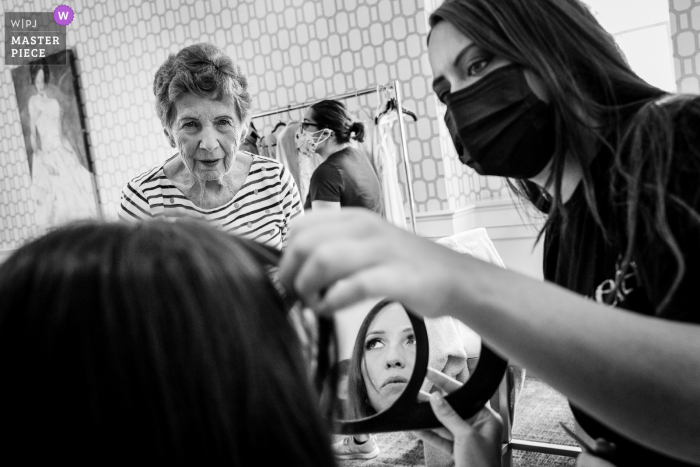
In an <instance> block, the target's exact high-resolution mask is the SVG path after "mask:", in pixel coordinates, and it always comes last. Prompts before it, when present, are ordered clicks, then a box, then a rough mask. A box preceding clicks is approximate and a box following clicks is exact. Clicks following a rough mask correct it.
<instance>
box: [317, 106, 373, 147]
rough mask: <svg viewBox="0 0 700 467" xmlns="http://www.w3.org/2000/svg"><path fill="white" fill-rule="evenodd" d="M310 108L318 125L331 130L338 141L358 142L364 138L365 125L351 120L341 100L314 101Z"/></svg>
mask: <svg viewBox="0 0 700 467" xmlns="http://www.w3.org/2000/svg"><path fill="white" fill-rule="evenodd" d="M311 108H312V109H313V111H314V119H315V120H316V123H318V125H319V127H320V128H328V129H331V130H333V132H334V133H335V139H336V141H338V142H339V143H347V142H349V141H350V139H354V140H356V141H360V142H362V141H364V140H365V125H364V124H363V123H362V122H353V121H352V117H351V116H350V114H349V113H348V111H347V109H346V108H345V106H344V105H343V103H342V102H338V101H333V100H324V101H320V102H316V103H315V104H313V105H312V106H311Z"/></svg>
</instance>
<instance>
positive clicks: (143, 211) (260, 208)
mask: <svg viewBox="0 0 700 467" xmlns="http://www.w3.org/2000/svg"><path fill="white" fill-rule="evenodd" d="M250 156H251V157H252V158H253V163H252V164H251V166H250V171H249V172H248V177H247V178H246V180H245V183H244V184H243V186H242V187H241V188H240V190H238V192H237V193H236V195H235V196H234V197H233V199H232V200H231V201H229V202H227V203H225V204H224V205H223V206H220V207H218V208H213V209H203V208H200V207H197V206H195V204H194V203H192V201H190V200H189V199H187V197H185V195H184V194H182V192H181V191H180V190H179V189H178V188H176V187H175V185H173V184H172V182H171V181H170V180H169V179H168V178H167V177H166V176H165V172H164V171H163V167H164V165H165V164H167V162H168V161H170V160H172V158H170V159H168V161H166V162H165V163H164V164H161V165H158V166H156V167H153V168H152V169H150V170H148V171H146V172H144V173H142V174H141V175H139V176H138V177H136V178H134V179H133V180H131V181H130V182H129V183H127V184H126V186H125V187H124V189H123V190H122V196H121V206H120V208H119V218H120V219H122V220H127V221H137V220H145V219H163V218H164V219H169V220H176V219H181V218H195V219H201V220H205V221H207V222H209V223H210V224H213V225H215V226H217V227H218V228H220V229H222V230H224V231H226V232H231V233H235V234H237V235H240V236H242V237H246V238H249V239H252V240H257V241H259V242H261V243H265V244H267V245H270V246H274V247H276V248H281V247H282V245H283V244H284V241H285V239H286V237H287V232H288V230H289V222H290V221H291V220H292V219H293V218H294V217H296V216H298V215H300V214H303V212H304V211H303V209H302V205H301V198H300V197H299V191H298V190H297V186H296V183H294V179H293V178H292V176H291V175H290V173H289V171H288V170H287V169H285V168H284V166H283V165H282V164H280V163H279V162H277V161H275V160H272V159H269V158H267V157H262V156H257V155H254V154H250ZM173 157H178V156H177V155H175V156H173Z"/></svg>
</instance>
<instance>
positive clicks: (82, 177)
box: [12, 50, 101, 231]
mask: <svg viewBox="0 0 700 467" xmlns="http://www.w3.org/2000/svg"><path fill="white" fill-rule="evenodd" d="M75 70H76V68H75V57H74V55H73V52H72V50H67V51H64V52H59V53H57V54H54V55H50V56H48V57H46V58H45V59H40V60H38V61H34V62H31V63H30V64H29V65H24V66H19V67H17V68H15V69H14V70H12V80H13V82H14V85H15V91H16V95H17V104H18V107H19V111H20V118H21V121H22V131H23V133H24V140H25V144H26V147H27V161H28V163H29V169H30V173H31V178H32V185H31V194H32V201H33V204H34V213H35V217H36V222H37V224H38V227H39V229H40V231H45V230H48V229H51V228H53V227H57V226H59V225H61V224H64V223H66V222H70V221H73V220H77V219H87V218H98V217H101V216H100V206H99V197H98V193H97V186H96V183H95V177H94V171H93V167H92V162H91V160H90V155H89V150H88V148H89V147H88V144H87V138H86V132H85V126H84V120H83V113H82V106H81V103H80V96H79V92H78V86H77V75H76V72H75Z"/></svg>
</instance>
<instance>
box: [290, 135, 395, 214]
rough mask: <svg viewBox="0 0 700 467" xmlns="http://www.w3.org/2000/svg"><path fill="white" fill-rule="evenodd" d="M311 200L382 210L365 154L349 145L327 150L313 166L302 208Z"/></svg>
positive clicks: (371, 170) (308, 205) (307, 205)
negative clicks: (330, 150) (321, 158)
mask: <svg viewBox="0 0 700 467" xmlns="http://www.w3.org/2000/svg"><path fill="white" fill-rule="evenodd" d="M312 201H331V202H336V203H340V206H341V207H348V206H355V207H361V208H366V209H369V210H370V211H374V212H376V213H378V214H383V213H384V207H383V204H382V190H381V187H380V185H379V179H378V178H377V174H376V173H375V172H374V169H372V166H371V165H370V163H369V160H368V159H367V156H365V155H364V154H362V153H361V152H360V151H359V150H357V149H355V148H353V147H347V148H345V149H342V150H340V151H338V152H336V153H333V154H331V155H330V156H328V158H327V159H326V160H325V161H323V163H322V164H321V165H319V166H318V167H316V170H315V171H314V173H313V175H312V176H311V182H310V183H309V194H308V196H307V198H306V203H305V204H304V209H311V202H312Z"/></svg>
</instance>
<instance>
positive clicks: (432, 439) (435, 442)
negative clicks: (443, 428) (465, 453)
mask: <svg viewBox="0 0 700 467" xmlns="http://www.w3.org/2000/svg"><path fill="white" fill-rule="evenodd" d="M413 434H414V435H416V437H417V438H420V439H421V440H422V441H423V443H428V444H429V445H431V446H433V447H434V448H436V449H439V450H440V451H442V452H444V453H447V454H450V455H452V450H453V449H454V443H453V442H452V441H450V440H447V439H445V438H443V437H441V436H439V435H437V434H436V433H434V432H433V431H431V430H423V431H414V432H413Z"/></svg>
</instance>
